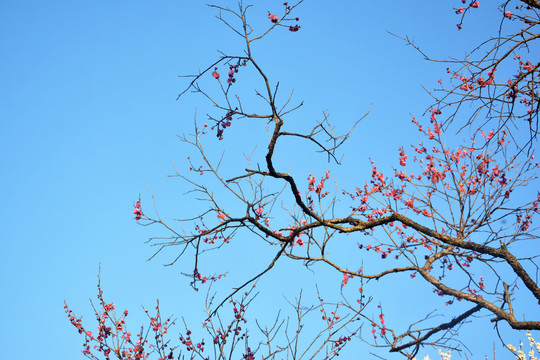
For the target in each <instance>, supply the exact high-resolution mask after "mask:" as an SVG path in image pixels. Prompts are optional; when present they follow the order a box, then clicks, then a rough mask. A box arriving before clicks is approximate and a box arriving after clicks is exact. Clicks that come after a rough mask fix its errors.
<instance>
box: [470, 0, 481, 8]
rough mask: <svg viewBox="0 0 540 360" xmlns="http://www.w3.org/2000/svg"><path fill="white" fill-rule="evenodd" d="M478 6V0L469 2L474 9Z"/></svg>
mask: <svg viewBox="0 0 540 360" xmlns="http://www.w3.org/2000/svg"><path fill="white" fill-rule="evenodd" d="M479 6H480V2H478V1H475V2H473V3H472V4H471V7H473V8H475V9H477V8H478V7H479Z"/></svg>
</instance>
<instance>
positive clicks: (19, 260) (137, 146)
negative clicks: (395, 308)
mask: <svg viewBox="0 0 540 360" xmlns="http://www.w3.org/2000/svg"><path fill="white" fill-rule="evenodd" d="M254 2H255V3H256V6H255V7H254V8H253V10H252V12H251V13H250V18H251V20H252V23H253V24H254V26H255V28H257V29H262V28H264V27H265V26H268V19H267V17H266V16H267V13H268V11H270V12H280V11H281V10H282V1H264V2H262V1H254ZM220 3H223V4H226V5H229V6H235V4H236V2H235V1H221V2H220ZM454 3H456V4H454ZM457 3H458V1H444V2H438V1H430V2H427V1H418V0H416V1H398V0H389V1H384V2H377V1H369V2H368V1H350V0H347V1H335V2H329V1H319V0H311V1H310V0H306V1H305V2H304V3H303V4H302V5H301V6H300V7H299V8H298V10H297V13H296V15H297V16H299V17H300V25H301V30H300V31H299V32H297V33H290V32H288V31H286V30H283V31H277V32H276V33H275V34H273V35H272V36H271V37H270V38H269V39H268V41H266V40H263V42H261V43H260V44H258V45H257V46H256V47H255V53H256V55H255V56H257V57H258V58H259V59H261V60H260V62H261V64H262V65H263V66H264V67H265V69H266V70H267V73H268V74H269V75H270V77H271V79H272V81H273V83H275V82H277V81H279V82H280V89H282V91H283V94H284V95H283V96H285V94H287V93H288V92H289V91H291V90H293V89H294V97H293V99H294V100H295V101H296V102H300V101H302V100H303V101H304V107H303V108H302V110H301V111H299V112H298V118H295V120H294V121H295V122H294V123H291V128H294V127H296V128H301V127H307V126H308V125H309V124H312V123H313V121H315V120H317V119H320V118H321V115H322V112H323V111H326V110H328V112H329V114H330V115H331V120H332V121H333V122H334V123H335V124H336V126H337V129H338V130H344V129H346V128H347V126H348V124H350V123H351V122H353V121H354V120H356V119H358V118H360V117H361V116H362V115H363V114H365V113H366V112H367V111H368V110H369V108H370V106H371V105H372V106H373V110H372V112H371V114H370V115H369V116H368V117H367V118H366V119H365V120H364V121H363V122H361V124H360V125H359V127H358V128H357V129H356V130H355V135H354V137H353V138H352V139H351V141H350V143H349V144H348V145H347V147H345V148H344V163H345V164H348V167H347V168H346V169H344V170H340V169H339V168H338V167H336V166H334V165H328V164H327V163H326V160H325V158H324V157H323V156H321V155H317V154H315V153H314V152H313V148H310V147H308V146H303V145H298V144H297V143H293V142H291V143H290V144H289V143H287V144H285V146H284V147H283V148H282V151H283V153H282V154H280V155H279V158H278V163H279V164H280V166H282V167H283V169H284V170H286V169H288V168H289V166H290V164H292V170H291V171H293V172H295V173H296V174H298V176H299V177H302V176H307V174H308V173H309V172H313V173H314V174H315V173H322V171H324V170H325V169H327V168H328V169H329V168H330V167H331V168H332V174H336V179H339V180H340V181H343V183H344V184H348V185H353V184H355V183H356V182H357V180H358V183H361V184H363V183H364V181H365V179H366V178H367V176H368V175H369V171H370V164H369V158H370V157H371V158H372V159H374V160H377V161H378V162H381V163H383V164H386V163H388V164H389V162H390V161H395V159H396V154H397V148H398V147H399V146H404V145H408V144H410V143H414V142H415V141H416V140H417V134H416V131H415V129H414V128H413V127H412V126H411V125H410V115H409V113H412V114H414V115H417V116H418V117H420V116H421V114H422V113H423V112H424V110H425V109H426V108H427V107H428V106H429V105H430V99H429V97H428V95H427V94H426V93H425V92H424V90H422V88H421V85H422V84H424V85H425V86H426V87H428V88H431V87H433V86H435V84H436V82H437V80H438V79H439V78H441V77H443V76H444V73H445V72H444V68H445V67H444V66H442V65H437V64H432V63H428V62H426V61H424V60H422V58H421V56H420V55H419V54H418V53H416V52H414V50H413V49H412V48H411V47H406V46H405V45H404V44H403V42H401V41H399V40H398V39H396V38H395V37H392V36H391V35H390V34H389V33H388V32H387V30H389V31H392V32H393V33H397V34H401V35H410V36H412V37H414V38H415V40H416V42H417V43H418V44H419V45H421V46H422V47H423V49H426V50H427V51H429V52H430V53H431V54H433V56H434V57H446V56H456V57H459V56H461V55H462V54H463V53H464V51H465V50H466V49H468V48H470V47H471V45H472V44H475V43H478V42H479V41H480V40H482V39H483V38H485V36H486V34H494V33H495V32H496V30H497V27H496V24H497V21H498V20H493V19H494V16H495V17H497V19H499V18H498V16H499V14H498V13H497V12H496V11H495V10H494V9H491V8H488V6H485V7H484V6H481V7H480V8H479V9H478V13H477V14H475V16H474V20H473V19H471V21H469V23H466V26H465V28H464V30H462V31H461V32H458V31H456V26H455V24H456V23H457V22H458V20H457V18H456V15H454V14H453V10H452V5H458V4H457ZM215 14H216V11H215V10H213V9H210V8H208V7H207V6H205V5H204V3H203V2H202V1H195V0H192V1H187V0H176V1H170V0H163V1H159V2H152V3H150V2H147V1H139V0H135V1H124V0H121V1H114V2H111V1H101V0H98V1H92V2H79V1H60V0H51V1H46V2H45V1H33V0H28V1H6V0H4V1H0V37H1V41H0V53H1V54H2V56H1V57H0V64H1V66H0V76H1V79H2V86H1V87H0V102H1V106H0V122H1V131H0V146H1V151H2V153H3V154H4V156H3V161H2V169H3V171H2V176H1V178H0V187H1V189H2V190H3V191H2V195H1V199H2V201H1V204H2V206H1V207H0V218H1V219H2V221H1V222H2V226H1V227H0V239H1V242H2V246H3V251H2V252H1V255H0V256H1V258H2V259H1V261H0V281H1V283H0V284H1V289H2V290H1V291H2V294H3V295H2V296H1V297H0V309H1V313H0V315H1V318H2V321H1V325H0V344H1V345H2V349H3V350H2V356H1V357H2V358H5V359H13V358H40V359H82V358H83V355H82V354H81V353H80V351H81V346H80V345H81V344H82V342H83V339H82V337H80V336H79V334H77V333H76V331H75V329H74V328H73V327H72V325H71V324H70V323H69V321H68V320H67V319H66V317H65V315H64V312H63V308H62V307H63V301H64V299H66V300H67V302H68V303H69V305H70V307H71V308H72V309H73V310H74V311H75V312H76V313H77V314H80V315H84V319H86V320H87V321H92V320H93V319H92V311H91V307H90V304H89V302H88V299H89V298H91V297H92V298H94V297H95V294H96V291H95V289H96V287H95V286H96V280H97V273H98V266H99V264H100V263H101V271H102V280H103V287H104V291H105V296H106V298H108V299H110V300H112V301H115V302H116V303H117V304H119V305H118V306H120V307H122V308H128V309H130V311H131V312H132V313H133V314H134V315H133V318H132V319H130V320H129V321H130V322H132V325H131V326H132V327H133V328H136V327H137V326H138V325H137V324H139V323H140V321H138V320H140V319H141V318H140V317H137V316H138V315H136V313H137V312H138V309H139V308H140V306H141V305H144V306H145V307H152V306H153V305H154V304H155V300H156V299H157V298H159V299H160V302H161V305H162V307H163V313H174V314H175V315H176V316H177V317H182V316H185V317H186V320H187V321H188V320H190V321H191V322H192V323H195V324H197V321H200V320H201V318H202V312H201V310H202V309H203V306H202V301H203V299H204V295H205V293H204V291H201V292H199V293H195V292H194V291H193V290H192V289H191V288H189V286H188V283H189V280H188V279H187V278H185V277H183V276H181V275H180V273H181V272H189V271H191V270H192V263H191V261H188V260H187V259H186V260H185V261H183V262H182V261H181V262H180V263H179V264H177V265H175V266H173V267H163V264H164V263H167V262H170V261H171V260H172V259H173V258H174V257H175V255H176V253H175V252H174V251H175V250H174V249H172V250H168V252H165V253H164V254H162V255H160V256H158V257H157V258H155V259H154V260H152V261H150V262H147V261H146V260H147V259H148V258H149V257H150V256H151V255H152V254H153V251H154V249H155V248H151V247H149V246H148V245H147V244H144V242H145V241H146V239H147V238H148V237H150V236H155V235H160V234H161V235H162V234H163V232H162V231H161V230H160V229H158V228H154V227H141V226H138V225H137V223H136V222H135V221H134V220H133V214H132V209H133V203H134V201H135V200H136V199H137V198H138V197H139V194H140V196H141V199H142V201H143V207H144V209H145V210H149V211H151V205H150V204H151V197H150V190H149V188H150V189H151V191H152V193H153V194H154V195H155V197H156V200H157V206H158V209H159V210H160V214H161V215H162V216H163V217H164V218H167V219H173V218H179V217H189V216H192V215H195V214H193V211H194V210H197V209H198V208H199V207H200V206H201V204H200V203H198V202H196V201H195V200H194V197H193V196H191V195H189V194H188V195H186V194H185V193H186V191H187V190H189V188H188V187H187V185H186V184H185V183H183V182H181V181H179V180H178V179H175V178H170V177H167V175H170V174H172V173H174V165H175V164H176V166H177V167H178V168H180V169H184V170H185V169H186V164H187V163H186V158H187V156H189V155H190V154H192V153H193V152H194V149H192V148H190V147H189V146H187V145H186V144H183V143H181V142H180V141H179V139H178V137H177V135H182V134H189V133H192V132H193V119H194V116H195V111H197V117H198V119H199V120H200V121H204V119H205V114H206V113H208V112H211V111H212V109H211V105H210V104H209V103H208V102H207V101H205V100H204V99H203V98H202V97H198V96H195V95H192V94H186V96H185V97H183V98H182V99H181V100H180V101H176V97H177V95H178V93H179V92H180V91H181V90H183V89H184V87H185V86H186V80H185V79H183V78H179V77H178V75H182V74H193V73H196V72H197V71H198V69H204V68H206V67H207V66H208V65H209V64H211V63H212V62H213V61H214V60H215V59H216V58H217V57H218V56H219V53H218V52H217V51H216V50H222V51H224V52H232V53H235V54H238V53H240V51H241V48H240V47H239V45H240V44H239V42H238V39H236V38H235V37H234V36H233V35H232V33H231V32H230V31H227V28H226V27H225V26H224V25H223V24H221V23H220V22H219V21H217V20H216V18H215V17H214V15H215ZM212 80H213V79H210V78H209V79H207V80H205V81H206V82H205V83H204V84H207V85H208V86H212V84H214V83H213V82H212ZM249 81H250V79H249V78H248V77H244V78H243V77H242V74H239V83H240V82H243V83H242V85H241V86H245V89H246V93H245V94H246V95H245V96H246V98H247V100H246V102H247V104H248V105H251V104H252V105H254V106H255V105H256V104H257V102H256V100H255V99H254V96H253V89H255V88H257V87H258V86H259V84H255V83H254V84H251V83H250V82H249ZM239 86H240V85H239ZM265 131H266V130H265V124H264V123H247V122H244V123H241V122H238V123H234V124H233V126H232V127H231V129H228V132H227V134H226V135H227V136H226V138H225V140H223V141H218V140H217V139H214V138H213V137H209V138H208V139H207V140H206V141H207V151H208V152H209V153H212V154H213V156H218V155H220V154H221V152H222V151H223V150H226V154H227V156H228V158H227V160H226V161H227V162H226V163H225V164H226V166H231V169H233V168H234V165H240V166H242V167H243V166H244V165H245V163H243V159H244V157H243V155H242V153H249V152H250V151H251V149H253V147H254V146H255V145H257V143H262V142H264V141H265V140H266V135H265ZM254 135H257V136H260V138H258V137H255V136H254ZM259 150H260V149H259ZM255 154H256V156H260V155H261V152H256V153H255ZM287 154H292V155H293V156H290V157H289V156H285V155H287ZM231 159H232V160H231ZM256 161H257V162H261V158H260V157H259V158H258V159H257V160H256ZM351 164H353V166H351ZM337 175H340V177H338V176H337ZM341 186H342V184H341V183H340V184H339V186H338V187H339V188H341ZM249 240H250V239H249V237H246V238H245V239H243V241H245V242H246V243H248V241H249ZM238 241H239V242H240V238H239V240H238ZM234 246H235V247H233V248H232V249H233V250H230V251H229V252H225V253H222V254H220V255H216V256H215V257H214V258H211V259H212V260H211V263H208V264H207V266H208V272H209V273H210V272H214V271H216V272H218V271H220V270H223V269H225V270H229V271H230V275H229V276H228V277H227V278H226V280H224V282H223V283H222V284H223V285H219V286H221V287H220V288H219V289H220V290H221V291H223V292H221V294H225V291H226V290H225V289H227V288H230V287H233V286H236V285H238V284H239V283H241V282H242V281H244V280H245V279H247V278H248V277H249V275H251V274H254V273H255V271H256V270H257V269H259V268H260V267H261V263H260V261H261V260H260V258H258V257H256V256H252V254H251V253H249V252H256V251H258V248H257V247H256V246H254V245H246V244H242V243H240V244H237V245H234ZM246 252H247V254H246ZM258 255H259V254H258ZM261 256H262V259H269V258H270V257H271V256H273V254H261ZM265 261H266V260H265ZM318 270H325V269H318ZM291 274H293V275H291ZM315 280H318V281H315ZM340 281H341V276H340V275H339V274H336V273H332V272H329V271H320V272H317V273H316V274H313V273H311V272H309V271H307V270H305V268H303V267H302V266H301V265H300V264H289V263H285V264H283V265H280V267H278V268H277V269H276V274H275V275H273V276H270V277H268V278H265V279H263V280H261V282H260V284H259V287H260V288H261V292H262V294H263V295H262V296H260V297H259V298H258V301H259V303H258V304H256V305H255V306H259V309H264V308H268V307H269V306H270V307H272V305H269V304H275V303H276V301H277V302H278V303H279V304H281V303H283V296H286V297H288V298H293V297H294V296H296V295H297V294H298V291H299V289H300V288H304V291H305V292H306V293H308V294H313V293H314V289H315V286H314V284H315V283H316V282H317V283H319V286H321V285H320V284H321V283H322V284H332V285H323V287H326V286H328V289H330V288H331V287H332V286H334V285H335V286H339V283H340ZM401 290H402V291H403V289H401ZM380 291H382V294H383V295H384V296H402V294H401V293H399V292H398V291H400V287H399V286H397V285H396V286H392V287H386V288H383V289H382V290H380ZM441 304H442V303H441ZM280 306H282V305H280ZM437 306H439V305H437V304H433V306H432V307H431V308H428V309H420V310H422V312H423V313H427V312H429V311H431V310H433V309H435V308H436V307H437ZM256 309H257V308H256V307H255V308H254V311H253V312H251V313H250V317H251V318H257V317H258V313H257V310H256ZM276 309H277V308H276ZM424 310H425V311H424ZM414 313H415V314H416V312H414ZM418 314H420V313H418ZM265 315H266V314H265ZM263 317H264V316H263ZM486 321H487V320H486ZM485 326H487V327H489V325H485ZM193 327H195V326H193ZM472 328H474V326H472ZM492 335H493V334H491V333H489V335H486V337H485V338H483V339H481V336H478V335H477V336H478V337H479V341H478V344H475V345H474V346H475V347H474V348H472V349H471V350H473V351H474V354H475V356H483V355H484V354H491V351H492V344H493V341H495V339H494V338H491V336H492ZM477 358H478V357H477Z"/></svg>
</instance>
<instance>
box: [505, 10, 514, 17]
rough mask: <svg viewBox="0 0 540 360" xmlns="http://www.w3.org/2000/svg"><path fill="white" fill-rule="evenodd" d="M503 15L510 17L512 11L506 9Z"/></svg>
mask: <svg viewBox="0 0 540 360" xmlns="http://www.w3.org/2000/svg"><path fill="white" fill-rule="evenodd" d="M504 17H507V18H510V17H512V13H511V12H510V11H506V12H505V13H504Z"/></svg>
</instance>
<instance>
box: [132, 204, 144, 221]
mask: <svg viewBox="0 0 540 360" xmlns="http://www.w3.org/2000/svg"><path fill="white" fill-rule="evenodd" d="M133 214H135V220H141V217H142V214H143V212H142V210H141V200H137V203H136V204H135V209H133Z"/></svg>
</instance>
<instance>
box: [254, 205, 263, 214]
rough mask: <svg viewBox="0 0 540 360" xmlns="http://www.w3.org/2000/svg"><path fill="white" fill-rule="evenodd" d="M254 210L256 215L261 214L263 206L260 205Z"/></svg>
mask: <svg viewBox="0 0 540 360" xmlns="http://www.w3.org/2000/svg"><path fill="white" fill-rule="evenodd" d="M255 212H256V213H257V215H259V216H261V215H262V213H263V208H262V207H260V208H258V209H257V210H255Z"/></svg>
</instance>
